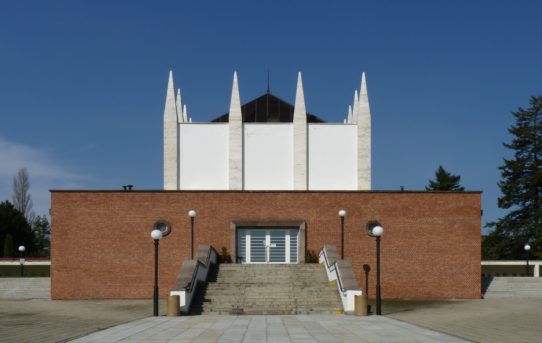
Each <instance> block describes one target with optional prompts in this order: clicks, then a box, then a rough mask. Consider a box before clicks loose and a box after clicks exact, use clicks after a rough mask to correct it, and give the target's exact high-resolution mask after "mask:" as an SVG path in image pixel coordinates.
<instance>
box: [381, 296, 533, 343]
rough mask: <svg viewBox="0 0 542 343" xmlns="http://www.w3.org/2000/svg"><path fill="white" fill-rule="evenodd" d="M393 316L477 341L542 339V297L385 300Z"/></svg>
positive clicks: (387, 313) (388, 312) (384, 310)
mask: <svg viewBox="0 0 542 343" xmlns="http://www.w3.org/2000/svg"><path fill="white" fill-rule="evenodd" d="M383 313H384V314H386V315H387V316H389V317H392V318H395V319H399V320H402V321H406V322H409V323H412V324H415V325H419V326H422V327H425V328H429V329H433V330H437V331H440V332H444V333H449V334H452V335H455V336H459V337H462V338H464V339H468V340H472V341H475V342H488V343H490V342H491V343H499V342H503V343H504V342H515V343H518V342H542V299H540V298H536V299H525V298H507V299H483V300H456V301H402V302H401V301H396V302H392V301H389V300H388V301H384V308H383Z"/></svg>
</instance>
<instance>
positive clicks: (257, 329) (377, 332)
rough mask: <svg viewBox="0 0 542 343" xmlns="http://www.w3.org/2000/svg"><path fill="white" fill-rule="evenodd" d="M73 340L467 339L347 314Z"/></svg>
mask: <svg viewBox="0 0 542 343" xmlns="http://www.w3.org/2000/svg"><path fill="white" fill-rule="evenodd" d="M73 342H78V343H88V342H103V343H108V342H172V343H173V342H176V343H188V342H194V343H211V342H224V343H226V342H227V343H234V342H246V343H250V342H254V343H263V342H269V343H286V342H299V343H309V342H352V343H358V342H409V343H410V342H466V341H464V340H462V339H460V338H457V337H453V336H449V335H446V334H443V333H439V332H436V331H432V330H428V329H424V328H422V327H419V326H416V325H412V324H408V323H405V322H401V321H398V320H394V319H391V318H387V317H384V316H379V317H377V316H370V317H354V316H345V315H282V316H280V315H272V316H271V315H270V316H189V317H153V318H145V319H140V320H136V321H133V322H130V323H127V324H123V325H119V326H116V327H113V328H110V329H107V330H103V331H99V332H96V333H93V334H90V335H88V336H85V337H82V338H79V339H76V340H74V341H73Z"/></svg>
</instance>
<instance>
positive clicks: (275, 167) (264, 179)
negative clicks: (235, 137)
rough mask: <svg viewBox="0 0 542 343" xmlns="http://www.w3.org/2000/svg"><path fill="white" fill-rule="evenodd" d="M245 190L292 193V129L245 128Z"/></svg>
mask: <svg viewBox="0 0 542 343" xmlns="http://www.w3.org/2000/svg"><path fill="white" fill-rule="evenodd" d="M243 145H244V161H245V168H244V169H245V170H244V171H245V174H244V179H245V180H244V184H245V189H246V190H291V189H293V173H294V169H293V168H294V167H293V125H292V124H284V123H281V124H270V123H265V124H245V129H244V144H243Z"/></svg>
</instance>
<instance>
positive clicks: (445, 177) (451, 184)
mask: <svg viewBox="0 0 542 343" xmlns="http://www.w3.org/2000/svg"><path fill="white" fill-rule="evenodd" d="M460 179H461V176H459V175H453V174H452V173H449V172H447V171H446V170H444V168H442V166H439V167H438V169H437V171H436V172H435V180H434V181H433V180H429V185H428V186H426V187H425V190H426V191H464V190H465V188H464V187H461V186H460V185H459V180H460Z"/></svg>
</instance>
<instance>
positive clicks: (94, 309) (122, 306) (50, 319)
mask: <svg viewBox="0 0 542 343" xmlns="http://www.w3.org/2000/svg"><path fill="white" fill-rule="evenodd" d="M160 306H161V309H162V310H163V309H165V302H161V305H160ZM151 315H152V301H150V300H78V301H64V300H54V301H51V300H45V299H32V300H0V342H17V343H19V342H59V341H60V342H62V341H66V340H68V339H71V338H73V337H77V336H81V335H85V334H88V333H91V332H95V331H97V330H102V329H105V328H108V327H111V326H113V325H118V324H122V323H126V322H129V321H133V320H136V319H141V318H145V317H148V316H151Z"/></svg>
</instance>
